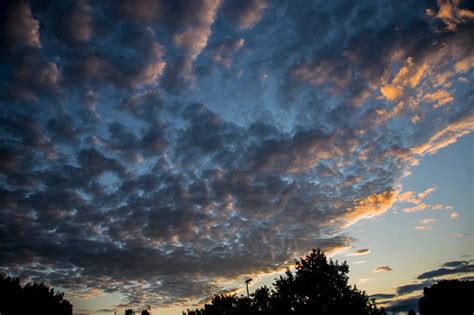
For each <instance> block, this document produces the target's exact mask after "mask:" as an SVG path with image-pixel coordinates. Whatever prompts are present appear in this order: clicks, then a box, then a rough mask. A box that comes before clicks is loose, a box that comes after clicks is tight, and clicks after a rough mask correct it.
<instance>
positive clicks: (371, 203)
mask: <svg viewBox="0 0 474 315" xmlns="http://www.w3.org/2000/svg"><path fill="white" fill-rule="evenodd" d="M397 194H398V192H397V191H395V190H388V191H385V192H383V193H380V194H374V195H370V196H368V197H367V198H366V199H363V200H359V201H357V202H356V205H355V206H354V207H352V208H350V209H347V210H348V212H347V213H346V215H345V219H346V221H347V222H348V225H351V224H354V223H355V222H357V221H359V220H362V219H367V218H373V217H376V216H379V215H381V214H384V213H385V212H387V210H388V209H390V208H391V207H392V205H393V204H394V203H395V201H396V200H397Z"/></svg>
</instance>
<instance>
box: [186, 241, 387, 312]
mask: <svg viewBox="0 0 474 315" xmlns="http://www.w3.org/2000/svg"><path fill="white" fill-rule="evenodd" d="M295 264H296V269H295V271H294V272H291V271H290V270H289V269H288V270H287V271H286V273H285V274H284V275H282V276H280V277H279V278H278V279H275V283H274V284H273V285H274V288H273V289H271V290H270V289H268V288H267V287H265V286H264V287H262V288H259V289H257V290H256V291H255V292H254V293H253V294H252V295H251V298H250V299H249V298H247V297H237V296H236V295H216V296H214V297H213V298H212V300H211V302H210V303H209V304H206V305H205V306H204V309H201V310H196V311H193V312H190V311H188V314H189V315H191V314H202V315H237V314H240V315H245V314H262V315H263V314H265V315H276V314H295V315H306V314H320V315H329V314H331V315H332V314H353V315H379V314H383V313H385V312H382V311H379V310H378V309H377V307H376V305H375V303H374V302H373V300H370V299H369V297H368V296H367V294H366V293H365V292H363V291H359V290H358V289H357V287H356V286H350V285H349V284H348V279H349V277H348V276H347V274H348V272H349V266H348V265H347V263H345V262H344V263H342V264H339V263H338V262H337V261H336V262H334V261H332V260H329V261H328V260H327V259H326V256H325V255H324V253H323V252H322V251H321V250H320V249H317V250H316V249H313V251H312V252H311V253H310V254H309V255H307V256H306V257H305V258H301V259H300V260H299V261H295Z"/></svg>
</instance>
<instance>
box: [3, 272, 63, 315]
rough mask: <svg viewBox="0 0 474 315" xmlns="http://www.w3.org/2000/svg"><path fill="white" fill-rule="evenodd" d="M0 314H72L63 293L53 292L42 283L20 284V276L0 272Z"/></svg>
mask: <svg viewBox="0 0 474 315" xmlns="http://www.w3.org/2000/svg"><path fill="white" fill-rule="evenodd" d="M0 314H1V315H20V314H21V315H23V314H54V315H72V304H71V303H69V301H68V300H66V299H64V293H60V292H54V289H52V288H49V287H48V286H47V285H45V284H44V283H35V282H28V283H26V284H25V285H23V286H22V285H21V284H20V278H17V277H8V276H7V275H6V274H4V273H0Z"/></svg>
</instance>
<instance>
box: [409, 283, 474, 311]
mask: <svg viewBox="0 0 474 315" xmlns="http://www.w3.org/2000/svg"><path fill="white" fill-rule="evenodd" d="M423 295H424V296H423V297H421V298H420V300H419V301H418V308H419V309H420V314H421V315H438V314H456V315H472V314H473V313H474V303H473V302H472V297H473V296H474V281H460V280H443V281H440V282H438V283H436V284H434V285H432V286H431V287H429V288H424V290H423Z"/></svg>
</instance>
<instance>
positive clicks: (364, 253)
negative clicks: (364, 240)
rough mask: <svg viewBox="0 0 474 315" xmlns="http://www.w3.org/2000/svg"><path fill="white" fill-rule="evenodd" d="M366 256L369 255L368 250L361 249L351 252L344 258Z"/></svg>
mask: <svg viewBox="0 0 474 315" xmlns="http://www.w3.org/2000/svg"><path fill="white" fill-rule="evenodd" d="M367 254H370V249H368V248H363V249H359V250H356V251H355V252H352V253H350V254H347V255H346V257H351V256H362V255H367Z"/></svg>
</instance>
